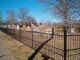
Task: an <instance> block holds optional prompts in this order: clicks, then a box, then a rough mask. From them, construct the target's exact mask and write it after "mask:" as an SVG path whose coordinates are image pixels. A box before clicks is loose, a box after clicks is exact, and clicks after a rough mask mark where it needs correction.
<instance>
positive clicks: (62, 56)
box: [1, 28, 80, 60]
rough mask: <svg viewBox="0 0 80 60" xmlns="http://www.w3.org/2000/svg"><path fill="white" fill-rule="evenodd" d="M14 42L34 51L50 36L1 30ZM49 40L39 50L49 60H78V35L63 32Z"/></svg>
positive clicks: (22, 31) (79, 59) (79, 45)
mask: <svg viewBox="0 0 80 60" xmlns="http://www.w3.org/2000/svg"><path fill="white" fill-rule="evenodd" d="M1 30H2V31H4V32H5V33H7V34H9V35H10V36H12V37H13V38H15V39H16V40H18V41H20V42H22V43H24V44H25V45H27V46H29V47H31V48H33V49H36V48H38V47H39V46H40V45H41V43H42V42H44V41H46V40H47V39H48V38H49V37H50V36H51V34H49V33H41V32H36V31H24V30H15V29H7V28H1ZM53 37H54V38H53V39H52V40H50V41H49V42H48V43H47V44H45V46H44V47H43V48H42V49H41V50H40V53H42V54H44V55H46V56H48V57H49V58H50V59H51V60H80V35H79V34H78V35H75V34H68V33H67V30H64V32H63V34H54V36H53Z"/></svg>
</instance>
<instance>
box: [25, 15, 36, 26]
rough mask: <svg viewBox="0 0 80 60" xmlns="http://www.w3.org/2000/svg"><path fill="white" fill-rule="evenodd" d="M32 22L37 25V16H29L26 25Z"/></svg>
mask: <svg viewBox="0 0 80 60" xmlns="http://www.w3.org/2000/svg"><path fill="white" fill-rule="evenodd" d="M31 23H32V24H35V25H37V21H36V20H35V18H34V17H32V16H28V17H27V19H26V25H31Z"/></svg>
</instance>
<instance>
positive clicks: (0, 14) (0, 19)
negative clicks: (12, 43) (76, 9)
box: [0, 11, 3, 26]
mask: <svg viewBox="0 0 80 60" xmlns="http://www.w3.org/2000/svg"><path fill="white" fill-rule="evenodd" d="M2 24H3V20H2V12H1V11H0V26H1V25H2Z"/></svg>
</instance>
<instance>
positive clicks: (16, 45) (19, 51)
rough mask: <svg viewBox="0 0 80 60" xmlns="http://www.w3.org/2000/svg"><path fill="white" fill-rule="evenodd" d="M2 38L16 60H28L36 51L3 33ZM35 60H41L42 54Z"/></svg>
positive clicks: (0, 33) (0, 35) (1, 33)
mask: <svg viewBox="0 0 80 60" xmlns="http://www.w3.org/2000/svg"><path fill="white" fill-rule="evenodd" d="M0 38H1V40H3V42H4V44H5V45H6V46H7V48H8V49H9V51H10V53H11V54H12V56H13V57H14V58H15V59H16V60H27V58H28V57H29V56H30V55H31V53H32V52H33V51H34V50H32V49H31V48H29V47H27V46H25V45H24V44H22V43H20V42H18V41H17V40H15V39H13V38H12V37H10V36H8V35H7V34H5V33H3V32H0ZM34 60H41V58H40V54H38V55H37V56H36V57H35V58H34Z"/></svg>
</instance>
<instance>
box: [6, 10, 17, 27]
mask: <svg viewBox="0 0 80 60" xmlns="http://www.w3.org/2000/svg"><path fill="white" fill-rule="evenodd" d="M7 19H8V21H7V23H8V24H10V25H11V26H12V24H14V23H15V21H16V20H15V12H14V11H13V10H8V11H7Z"/></svg>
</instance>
